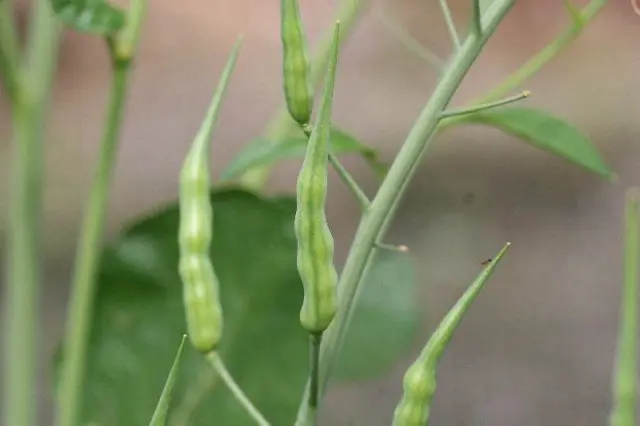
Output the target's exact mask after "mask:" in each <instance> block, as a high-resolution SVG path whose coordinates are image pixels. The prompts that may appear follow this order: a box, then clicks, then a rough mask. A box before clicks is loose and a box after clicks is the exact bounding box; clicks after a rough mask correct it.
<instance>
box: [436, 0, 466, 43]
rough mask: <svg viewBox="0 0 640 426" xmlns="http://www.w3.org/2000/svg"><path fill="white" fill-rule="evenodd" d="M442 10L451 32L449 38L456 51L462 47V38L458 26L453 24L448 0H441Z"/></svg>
mask: <svg viewBox="0 0 640 426" xmlns="http://www.w3.org/2000/svg"><path fill="white" fill-rule="evenodd" d="M440 8H441V9H442V15H443V16H444V21H445V23H446V24H447V29H448V30H449V36H450V37H451V41H452V42H453V48H454V51H456V50H458V49H460V47H461V45H460V37H459V36H458V30H457V29H456V24H455V22H453V17H452V16H451V10H450V9H449V4H448V3H447V0H440Z"/></svg>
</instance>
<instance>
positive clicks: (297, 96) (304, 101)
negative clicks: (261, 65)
mask: <svg viewBox="0 0 640 426" xmlns="http://www.w3.org/2000/svg"><path fill="white" fill-rule="evenodd" d="M280 21H281V22H280V37H281V39H282V67H283V78H284V95H285V99H286V103H287V109H288V110H289V114H290V115H291V117H292V118H293V119H294V120H295V121H297V122H298V123H299V124H300V125H301V126H303V127H304V126H306V125H307V124H309V121H310V120H311V112H312V110H313V84H312V81H311V65H310V61H309V54H308V52H307V41H306V38H305V34H304V29H303V25H302V18H301V17H300V9H299V7H298V0H281V2H280Z"/></svg>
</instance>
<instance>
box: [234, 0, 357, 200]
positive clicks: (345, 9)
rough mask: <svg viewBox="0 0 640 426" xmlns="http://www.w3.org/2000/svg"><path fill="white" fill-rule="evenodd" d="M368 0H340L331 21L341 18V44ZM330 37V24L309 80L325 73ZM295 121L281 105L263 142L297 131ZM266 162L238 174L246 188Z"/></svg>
mask: <svg viewBox="0 0 640 426" xmlns="http://www.w3.org/2000/svg"><path fill="white" fill-rule="evenodd" d="M368 3H369V2H368V1H367V0H342V1H341V3H340V6H339V8H338V11H337V13H336V18H335V19H334V22H335V21H336V20H337V21H340V44H342V43H344V41H345V40H346V39H347V38H348V37H349V36H350V34H351V32H352V30H353V27H354V26H355V24H356V23H357V22H358V18H360V16H361V15H362V12H363V11H364V9H365V7H366V6H367V4H368ZM332 40H333V26H332V27H331V28H330V29H329V30H328V31H327V32H326V34H325V35H324V37H323V38H322V40H321V42H320V43H319V44H318V46H317V48H316V53H315V54H314V55H313V58H312V60H311V81H313V82H314V83H315V84H318V83H319V82H320V79H321V78H322V77H323V76H324V72H325V71H326V69H327V64H328V62H329V56H330V54H331V43H332ZM297 128H298V124H297V123H296V122H294V121H293V120H292V119H291V116H290V115H289V111H288V110H287V108H286V106H282V107H281V108H280V110H279V111H278V112H277V113H276V115H275V117H274V118H273V120H271V122H270V123H269V124H268V125H267V128H266V129H265V131H264V140H265V143H271V144H277V143H280V141H281V140H282V139H283V138H284V137H286V136H287V135H289V134H291V133H292V132H294V131H296V129H297ZM269 170H270V169H269V166H261V167H258V168H255V169H253V170H250V171H248V172H247V173H245V174H244V175H243V176H242V177H241V182H242V184H244V185H245V186H247V187H249V188H254V189H259V188H260V187H261V186H262V185H264V184H265V182H266V181H267V179H268V177H269Z"/></svg>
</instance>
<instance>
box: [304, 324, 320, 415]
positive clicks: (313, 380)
mask: <svg viewBox="0 0 640 426" xmlns="http://www.w3.org/2000/svg"><path fill="white" fill-rule="evenodd" d="M321 343H322V335H321V334H313V335H311V336H310V337H309V361H310V367H311V372H310V374H309V383H310V386H311V391H310V392H309V418H308V422H307V424H308V426H314V425H316V424H317V423H318V417H317V416H318V406H319V402H320V344H321Z"/></svg>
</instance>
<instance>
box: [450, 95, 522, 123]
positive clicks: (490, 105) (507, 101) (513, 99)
mask: <svg viewBox="0 0 640 426" xmlns="http://www.w3.org/2000/svg"><path fill="white" fill-rule="evenodd" d="M529 96H531V92H530V91H528V90H525V91H524V92H522V93H520V94H518V95H514V96H510V97H508V98H504V99H501V100H499V101H495V102H489V103H486V104H481V105H475V106H472V107H468V108H461V109H453V110H449V111H445V112H443V113H442V114H441V115H440V118H443V119H444V118H451V117H456V116H460V115H468V114H473V113H474V112H480V111H484V110H487V109H492V108H496V107H499V106H503V105H507V104H510V103H513V102H517V101H520V100H522V99H524V98H528V97H529Z"/></svg>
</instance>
